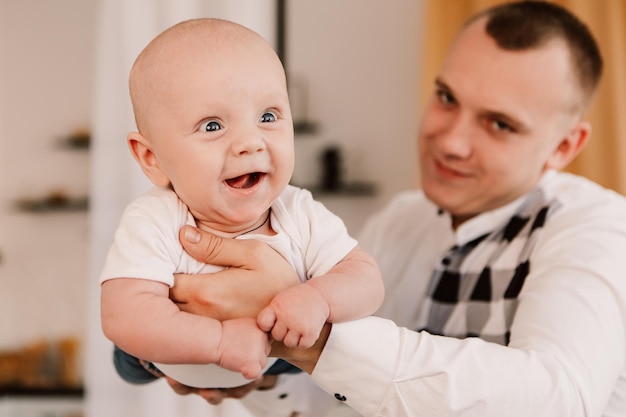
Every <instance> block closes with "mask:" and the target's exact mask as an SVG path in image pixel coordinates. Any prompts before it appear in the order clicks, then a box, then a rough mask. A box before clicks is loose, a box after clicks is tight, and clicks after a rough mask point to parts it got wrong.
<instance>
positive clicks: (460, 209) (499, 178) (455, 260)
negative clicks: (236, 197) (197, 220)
mask: <svg viewBox="0 0 626 417" xmlns="http://www.w3.org/2000/svg"><path fill="white" fill-rule="evenodd" d="M601 68H602V60H601V57H600V54H599V51H598V49H597V46H596V44H595V41H594V40H593V37H592V36H591V35H590V34H589V32H588V30H587V29H586V27H584V25H582V24H581V23H580V22H579V21H578V20H577V19H576V18H575V17H574V16H572V15H571V14H570V13H568V12H567V11H565V10H564V9H562V8H560V7H559V6H556V5H553V4H549V3H544V2H535V1H526V2H517V3H512V4H508V5H503V6H497V7H495V8H492V9H489V10H487V11H485V12H483V13H480V14H478V15H477V16H475V17H473V18H472V19H470V20H469V21H468V23H467V24H466V25H465V26H464V27H463V28H462V29H461V31H460V33H459V34H458V36H457V38H456V39H455V40H454V42H453V44H452V46H451V48H450V50H449V52H448V54H447V57H446V59H445V61H444V63H443V65H442V67H441V70H440V71H439V73H438V76H437V78H436V81H435V93H434V95H433V97H432V99H431V101H430V103H429V105H428V107H427V109H426V111H425V114H424V117H423V121H422V125H421V129H420V133H419V152H420V167H421V174H422V188H423V190H422V191H412V192H407V193H404V194H401V195H399V196H398V197H396V198H395V199H394V200H393V201H392V202H391V204H390V205H389V206H388V207H387V208H385V209H384V210H383V211H382V212H381V213H379V214H378V215H377V216H375V217H374V218H373V219H372V220H371V221H370V222H369V223H368V224H367V225H366V227H365V229H364V232H363V236H362V238H361V240H360V243H361V245H362V246H363V248H365V249H366V250H367V251H369V252H370V253H371V254H372V255H373V256H374V257H375V258H376V259H377V261H378V262H379V263H380V267H381V270H382V273H383V277H384V278H385V279H386V302H385V304H384V305H383V307H382V308H381V310H380V315H381V316H383V317H388V318H391V319H393V320H394V322H391V321H387V320H385V319H382V318H366V319H362V320H357V321H354V322H349V323H341V324H334V325H332V327H330V326H328V327H326V328H325V330H324V332H322V334H321V335H320V338H319V339H318V342H317V344H316V345H315V346H314V347H313V348H312V349H309V350H294V349H285V348H284V347H279V346H275V348H274V350H273V354H274V355H277V356H280V357H283V358H285V359H287V360H289V361H290V362H292V363H294V364H295V365H297V366H299V367H301V368H302V369H303V370H305V371H307V372H309V373H311V375H312V378H313V379H314V381H315V382H316V383H317V384H318V385H320V386H321V387H322V388H323V389H325V390H326V391H328V392H330V393H334V394H335V396H336V397H337V398H338V399H340V400H342V401H346V403H347V404H348V405H350V406H351V407H353V408H355V409H356V410H357V411H359V412H360V413H362V414H363V415H365V416H412V415H420V416H421V415H428V416H431V415H433V416H434V415H436V416H448V415H473V416H474V415H476V416H482V417H488V416H520V417H528V416H533V417H535V416H559V417H560V416H606V417H608V416H618V415H620V416H623V415H624V414H625V413H626V279H624V271H626V256H624V254H623V253H622V252H623V248H626V201H625V200H624V198H623V197H621V196H619V195H617V194H616V193H613V192H611V191H608V190H605V189H603V188H601V187H599V186H598V185H596V184H593V183H591V182H590V181H588V180H586V179H584V178H581V177H577V176H573V175H570V174H565V173H561V172H559V170H561V169H562V168H564V167H565V166H566V165H567V164H568V163H569V162H570V161H571V160H572V159H573V158H574V157H575V156H576V155H577V154H578V153H579V152H580V151H581V150H582V148H583V147H584V145H585V143H586V142H587V140H588V139H589V136H590V134H591V126H590V125H589V123H587V122H585V121H584V119H583V117H584V115H585V112H586V110H587V108H588V105H589V103H590V102H591V99H592V97H593V94H594V91H595V89H596V86H597V83H598V80H599V78H600V74H601ZM185 236H189V237H191V238H192V239H191V240H186V238H185ZM181 241H182V242H183V245H184V246H185V248H186V249H187V250H188V252H189V253H190V254H191V255H192V256H194V257H197V258H199V259H201V260H203V261H207V262H212V263H223V264H228V265H242V264H243V265H244V269H245V270H237V269H232V268H231V269H230V270H229V272H228V273H230V274H232V278H233V281H236V279H237V278H238V275H246V274H256V275H257V276H259V277H265V276H267V275H268V274H270V275H271V271H272V265H271V263H272V262H277V261H276V259H275V258H273V259H271V260H266V261H264V262H257V261H255V260H254V259H259V258H263V256H267V257H270V256H273V255H272V254H271V253H270V251H267V252H266V253H265V254H264V255H263V256H259V255H257V256H255V258H254V259H250V260H246V254H247V253H250V251H251V250H254V251H262V250H263V248H262V247H261V246H260V245H259V244H257V243H255V242H245V243H241V242H233V241H222V240H218V239H217V238H214V237H211V236H208V235H206V234H199V233H197V232H195V231H193V230H189V229H184V230H183V231H182V232H181ZM194 242H195V243H194ZM244 245H245V246H244ZM225 253H228V255H225ZM207 254H210V255H207ZM263 264H265V265H263ZM201 287H202V280H191V279H189V277H180V279H179V280H178V282H177V285H176V287H175V289H174V292H173V297H174V298H175V299H176V300H178V301H188V300H191V298H192V297H191V295H192V294H196V295H198V294H200V295H201V294H202V288H201ZM181 308H185V309H191V310H193V311H195V312H198V313H201V312H202V306H201V305H198V304H197V303H191V304H186V305H183V304H181ZM398 326H401V327H398Z"/></svg>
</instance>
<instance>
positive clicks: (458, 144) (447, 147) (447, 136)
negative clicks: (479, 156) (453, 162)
mask: <svg viewBox="0 0 626 417" xmlns="http://www.w3.org/2000/svg"><path fill="white" fill-rule="evenodd" d="M475 129H476V128H475V126H474V124H473V123H472V120H471V118H470V117H468V116H467V115H462V114H458V115H456V116H455V117H453V118H451V119H450V120H448V123H446V124H445V125H443V126H441V129H439V132H438V133H437V134H436V135H435V139H436V141H435V142H436V146H437V147H438V148H439V150H440V151H441V153H442V154H443V155H445V156H446V157H453V158H458V159H466V158H469V157H470V156H471V154H472V151H473V139H472V138H473V137H474V136H475V135H476V130H475Z"/></svg>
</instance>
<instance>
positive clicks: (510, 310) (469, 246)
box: [422, 188, 558, 345]
mask: <svg viewBox="0 0 626 417" xmlns="http://www.w3.org/2000/svg"><path fill="white" fill-rule="evenodd" d="M557 208H558V203H556V202H554V201H553V202H549V201H548V200H547V198H546V196H545V194H544V192H543V191H542V190H541V189H540V188H538V189H535V190H534V191H533V192H532V193H530V194H529V196H528V198H527V199H526V201H525V202H524V203H523V204H522V205H521V206H520V208H519V209H518V210H517V211H516V213H515V214H514V215H513V216H512V217H511V218H510V220H509V222H508V223H507V224H506V225H504V226H503V227H501V228H499V229H496V230H494V231H492V232H490V233H486V234H484V235H482V236H479V237H477V238H476V239H474V240H472V241H470V242H468V243H466V244H464V245H462V246H456V245H455V246H453V247H452V248H450V249H449V250H448V251H447V252H446V253H444V255H443V256H442V257H441V259H440V261H439V263H438V265H436V266H435V271H434V272H433V275H432V278H431V282H430V287H429V290H428V294H429V297H428V299H427V300H426V302H425V304H424V305H423V310H422V314H423V317H424V315H425V317H426V320H425V322H426V323H427V325H426V327H425V328H424V329H423V330H426V331H428V332H429V333H431V334H438V335H445V336H452V337H457V338H465V337H480V338H481V339H484V340H487V341H490V342H495V343H499V344H502V345H507V344H508V343H509V338H510V329H511V323H512V321H513V317H514V315H515V310H516V309H517V297H518V295H519V293H520V291H521V289H522V286H523V285H524V280H525V279H526V276H527V275H528V272H529V271H530V262H529V258H530V254H531V252H532V250H533V248H534V246H535V243H536V241H537V238H538V236H539V233H540V232H541V230H542V226H543V225H544V223H545V221H546V219H547V218H548V217H549V216H550V215H551V214H552V213H553V212H554V211H555V210H556V209H557Z"/></svg>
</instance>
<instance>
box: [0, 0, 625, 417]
mask: <svg viewBox="0 0 626 417" xmlns="http://www.w3.org/2000/svg"><path fill="white" fill-rule="evenodd" d="M501 2H502V1H497V0H463V1H459V0H396V1H393V2H381V1H378V0H342V1H333V0H316V1H306V0H301V1H293V0H282V1H281V0H178V1H175V0H160V1H154V0H132V1H131V0H20V1H14V0H0V417H9V416H11V417H39V416H58V417H61V416H64V417H67V416H73V417H78V416H89V417H99V416H111V415H114V416H116V417H125V416H129V417H130V416H133V417H142V416H148V415H150V416H170V415H179V416H195V415H203V416H209V417H211V416H224V417H229V416H244V415H245V414H243V413H244V412H243V411H242V410H241V409H240V408H238V406H237V404H226V405H224V406H221V407H217V408H209V406H207V405H206V404H205V403H203V402H202V401H201V400H199V399H198V398H183V397H177V396H174V395H173V394H172V393H171V391H170V390H169V388H168V387H167V386H166V385H165V384H164V383H159V384H152V385H153V386H150V387H132V386H129V385H128V384H125V383H124V382H122V381H121V380H120V379H119V378H118V377H117V376H116V374H115V372H114V370H113V368H112V364H111V345H110V344H109V343H108V342H107V341H106V340H105V339H104V337H103V336H102V335H101V332H100V325H99V310H98V309H99V303H98V300H99V288H98V283H97V279H98V275H99V271H100V268H101V267H102V264H103V262H104V257H105V255H106V251H107V250H108V247H109V245H110V243H111V240H112V236H113V232H114V230H115V228H116V226H117V221H118V219H119V216H120V214H121V212H122V210H123V208H124V207H125V206H126V204H127V203H128V202H129V201H130V200H131V199H132V198H134V197H135V196H137V195H139V194H140V193H142V192H143V191H145V190H146V189H147V188H148V187H149V186H150V185H149V183H148V182H147V180H146V179H145V178H144V176H143V174H142V173H141V172H140V170H139V169H138V168H137V167H136V163H135V162H134V160H132V158H131V157H130V154H129V152H128V150H127V147H126V142H125V138H126V133H127V132H128V131H129V130H133V129H134V121H133V118H132V112H131V108H130V100H129V98H128V92H127V77H128V71H129V69H130V66H131V64H132V62H133V60H134V58H135V57H136V55H137V54H138V53H139V51H140V50H141V49H142V48H143V47H144V46H145V45H146V44H147V43H148V42H149V41H150V40H151V39H152V38H153V37H154V36H155V35H156V34H158V33H159V32H161V31H162V30H164V29H165V28H167V27H168V26H170V25H172V24H174V23H176V22H178V21H181V20H184V19H188V18H192V17H202V16H214V17H222V18H227V19H231V20H235V21H238V22H240V23H242V24H244V25H246V26H249V27H250V28H252V29H254V30H256V31H257V32H259V33H260V34H261V35H263V36H264V37H266V39H268V41H270V42H271V43H272V44H273V45H275V46H276V48H277V50H278V51H279V53H280V54H281V57H282V58H283V61H284V63H285V66H286V69H287V74H288V80H289V90H290V96H291V102H292V107H293V113H294V121H295V123H296V136H295V141H296V143H295V147H296V169H295V172H294V176H293V181H292V182H293V183H294V184H296V185H300V186H305V187H308V188H311V189H312V190H313V192H314V195H315V196H316V197H317V198H318V199H319V200H321V201H322V202H324V203H325V204H326V205H327V206H328V207H329V208H330V209H331V210H333V211H335V212H336V213H337V214H338V215H340V216H341V217H342V218H343V219H344V221H345V222H346V225H347V226H348V228H349V230H350V232H352V233H353V234H358V231H359V229H360V227H361V226H362V224H363V222H364V221H365V219H366V218H367V217H368V216H369V215H370V214H372V213H373V212H375V211H376V210H378V209H379V208H381V207H382V205H383V204H385V202H387V201H388V199H389V198H390V197H391V196H392V195H394V194H395V193H397V192H398V191H401V190H405V189H408V188H413V187H416V186H417V184H418V178H417V166H416V164H417V157H416V144H415V137H416V132H417V125H418V121H419V112H420V107H421V104H422V103H423V102H424V101H425V99H426V97H427V96H428V95H429V94H430V93H431V87H432V81H433V77H434V73H435V71H436V68H437V66H438V64H439V63H440V61H441V59H442V56H443V53H444V52H445V48H446V47H447V45H448V43H449V42H450V40H451V39H452V36H453V35H454V33H455V32H456V30H457V29H458V27H459V26H460V25H461V23H462V22H463V21H464V20H465V19H466V18H467V17H468V16H469V15H470V14H472V13H474V12H475V11H476V10H479V9H482V8H484V7H486V6H489V5H492V4H495V3H501ZM554 2H555V3H559V4H563V5H565V6H566V7H568V8H570V9H571V10H573V11H574V12H575V13H577V14H578V15H579V16H581V18H582V19H583V20H584V21H585V22H587V23H588V25H589V26H590V28H591V30H592V32H594V34H595V35H596V37H597V38H598V40H599V42H600V44H601V48H602V50H603V52H604V57H605V62H606V71H605V75H604V79H603V81H602V84H601V86H600V91H599V93H598V97H597V98H596V101H595V103H594V105H593V108H592V109H591V110H590V112H589V117H590V118H591V120H592V122H593V123H594V134H593V139H592V141H591V143H590V145H589V146H588V147H587V149H585V150H584V151H583V154H582V155H581V156H580V157H579V158H578V159H577V160H576V161H575V162H574V163H573V164H572V166H571V168H570V170H571V171H573V172H576V173H579V174H582V175H585V176H587V177H589V178H591V179H593V180H595V181H598V182H600V183H601V184H603V185H605V186H607V187H609V188H612V189H614V190H616V191H617V192H620V193H624V192H626V164H625V162H626V149H625V147H626V145H625V144H624V140H625V139H626V117H624V115H626V77H624V74H626V53H625V51H626V29H625V27H626V3H625V2H623V1H621V0H569V1H567V0H560V1H556V0H555V1H554ZM334 413H335V414H334V415H340V414H341V415H348V411H347V410H344V409H341V408H340V409H337V410H335V412H334ZM342 413H343V414H342ZM277 415H279V414H277ZM319 417H323V416H322V415H320V416H319Z"/></svg>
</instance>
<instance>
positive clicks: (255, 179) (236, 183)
mask: <svg viewBox="0 0 626 417" xmlns="http://www.w3.org/2000/svg"><path fill="white" fill-rule="evenodd" d="M263 175H264V174H263V173H262V172H251V173H250V174H245V175H240V176H238V177H235V178H230V179H228V180H226V184H228V185H229V186H230V187H233V188H241V189H243V188H250V187H254V186H255V185H256V184H258V183H259V181H260V180H261V178H262V177H263Z"/></svg>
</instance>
